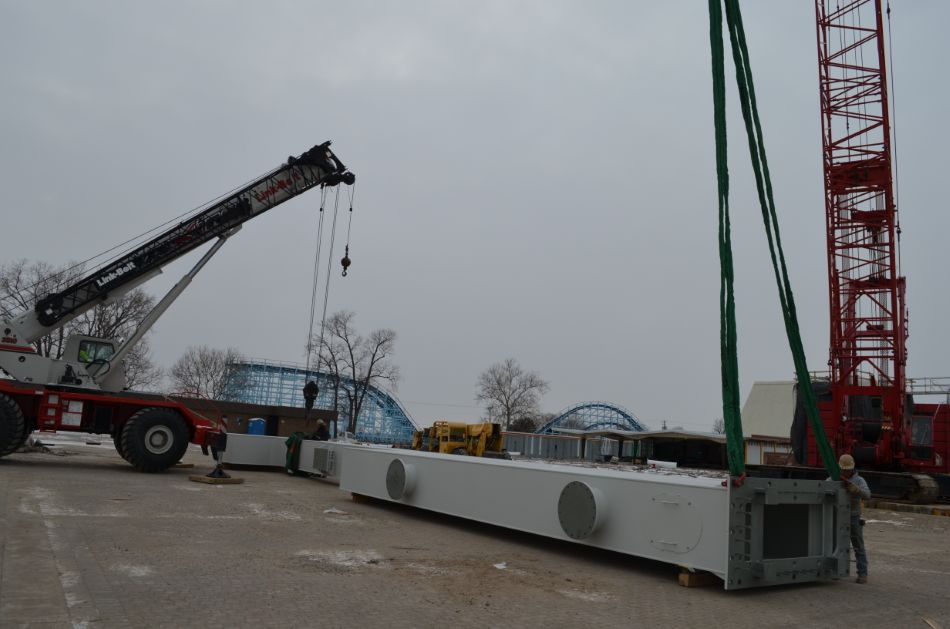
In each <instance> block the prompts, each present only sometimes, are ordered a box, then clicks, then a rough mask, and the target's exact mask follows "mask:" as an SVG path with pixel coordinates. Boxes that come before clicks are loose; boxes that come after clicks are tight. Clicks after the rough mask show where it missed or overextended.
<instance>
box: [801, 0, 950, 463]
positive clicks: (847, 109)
mask: <svg viewBox="0 0 950 629" xmlns="http://www.w3.org/2000/svg"><path fill="white" fill-rule="evenodd" d="M815 9H816V17H817V26H818V28H817V33H818V68H819V81H820V95H821V125H822V147H823V157H824V160H823V161H824V180H825V219H826V230H827V234H826V236H827V248H828V251H827V255H828V287H829V307H830V348H829V349H830V357H829V367H830V376H829V386H828V390H827V392H826V394H825V395H823V396H822V397H821V398H819V399H820V400H821V402H820V403H819V406H820V407H821V414H822V418H823V421H824V424H825V430H826V432H827V434H828V436H829V438H830V439H832V440H833V445H834V447H835V450H836V451H837V452H839V453H843V452H848V453H851V454H853V455H854V456H855V458H856V460H857V461H858V464H859V465H862V466H865V467H866V468H876V469H893V470H895V471H896V470H903V471H920V472H944V473H945V472H946V468H947V460H946V457H944V456H942V455H941V452H943V450H946V449H947V443H946V441H947V434H946V433H947V432H948V431H947V425H948V424H950V414H948V413H947V409H946V408H941V407H945V406H946V405H917V406H916V407H915V405H914V403H913V399H912V398H911V397H910V396H909V395H908V394H907V386H906V384H907V383H906V376H905V366H906V362H907V309H906V306H905V302H904V297H905V280H904V277H903V276H901V274H900V251H899V237H900V224H899V221H898V212H897V205H896V199H895V195H894V177H893V174H892V163H893V150H892V148H893V147H892V137H893V136H892V133H891V120H890V110H889V107H888V82H887V74H886V64H885V42H884V12H883V11H882V7H881V0H845V1H842V0H816V2H815ZM889 11H890V9H889V8H888V14H889ZM935 436H936V442H935ZM810 441H812V440H810ZM813 446H814V444H813V441H812V443H811V444H810V447H809V448H808V452H809V456H808V462H809V463H810V464H813V465H817V464H818V463H819V462H818V460H817V448H815V447H813Z"/></svg>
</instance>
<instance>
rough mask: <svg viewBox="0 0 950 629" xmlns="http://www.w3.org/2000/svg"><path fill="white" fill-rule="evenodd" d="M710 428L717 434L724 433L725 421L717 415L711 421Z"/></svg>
mask: <svg viewBox="0 0 950 629" xmlns="http://www.w3.org/2000/svg"><path fill="white" fill-rule="evenodd" d="M712 429H713V432H714V433H716V434H717V435H724V434H726V422H725V421H723V419H722V417H717V418H716V419H715V420H714V421H713V425H712Z"/></svg>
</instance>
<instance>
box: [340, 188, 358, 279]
mask: <svg viewBox="0 0 950 629" xmlns="http://www.w3.org/2000/svg"><path fill="white" fill-rule="evenodd" d="M355 196H356V184H353V185H352V186H350V220H349V223H348V224H347V226H346V252H345V253H344V254H343V259H342V260H340V265H341V266H342V267H343V277H346V272H347V270H348V269H349V268H350V264H351V261H350V233H351V232H352V231H353V197H355Z"/></svg>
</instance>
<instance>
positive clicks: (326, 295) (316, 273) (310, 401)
mask: <svg viewBox="0 0 950 629" xmlns="http://www.w3.org/2000/svg"><path fill="white" fill-rule="evenodd" d="M326 200H327V188H326V187H323V188H322V189H321V194H320V218H319V221H318V227H317V247H316V253H315V254H314V258H313V285H312V287H311V293H310V326H309V328H308V330H307V364H306V368H305V370H304V380H305V384H304V387H303V397H304V406H305V408H306V413H305V414H304V421H308V420H309V419H310V411H311V410H312V409H313V406H314V404H315V403H316V400H317V396H319V394H320V388H319V385H317V382H316V377H313V378H312V377H311V371H310V365H311V360H312V359H313V358H314V342H313V341H314V339H313V337H314V333H313V331H314V327H315V320H316V313H317V295H318V291H319V285H320V258H321V256H320V254H321V250H322V248H323V227H324V218H325V217H326V212H325V211H324V209H325V207H326ZM339 209H340V188H339V187H336V196H335V197H334V203H333V222H332V224H331V227H330V254H329V257H328V259H327V273H326V280H325V286H324V290H323V314H322V317H321V320H320V337H319V341H318V343H317V346H316V354H317V355H316V361H317V363H316V366H315V369H314V372H317V373H319V370H320V354H321V352H322V351H323V343H324V333H325V330H326V323H327V306H328V304H329V302H330V275H331V274H330V265H331V264H332V262H333V247H334V243H335V241H336V223H337V216H338V214H339Z"/></svg>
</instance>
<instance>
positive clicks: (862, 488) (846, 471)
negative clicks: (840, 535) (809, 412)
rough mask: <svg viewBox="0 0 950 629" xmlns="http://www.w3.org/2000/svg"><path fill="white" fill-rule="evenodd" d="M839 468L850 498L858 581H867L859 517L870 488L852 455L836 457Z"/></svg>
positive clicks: (866, 564)
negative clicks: (855, 465) (860, 473)
mask: <svg viewBox="0 0 950 629" xmlns="http://www.w3.org/2000/svg"><path fill="white" fill-rule="evenodd" d="M838 467H839V468H840V469H841V484H842V486H844V488H845V489H846V490H847V491H848V495H849V496H850V498H851V548H853V549H854V560H855V562H856V563H857V565H858V578H857V582H858V583H867V582H868V553H867V549H865V547H864V520H862V519H861V500H862V499H864V500H868V499H870V497H871V490H870V489H869V488H868V484H867V481H865V480H864V479H863V478H861V477H860V476H859V475H858V471H857V470H856V469H855V467H854V457H853V456H851V455H850V454H842V455H841V457H840V458H839V459H838Z"/></svg>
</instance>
